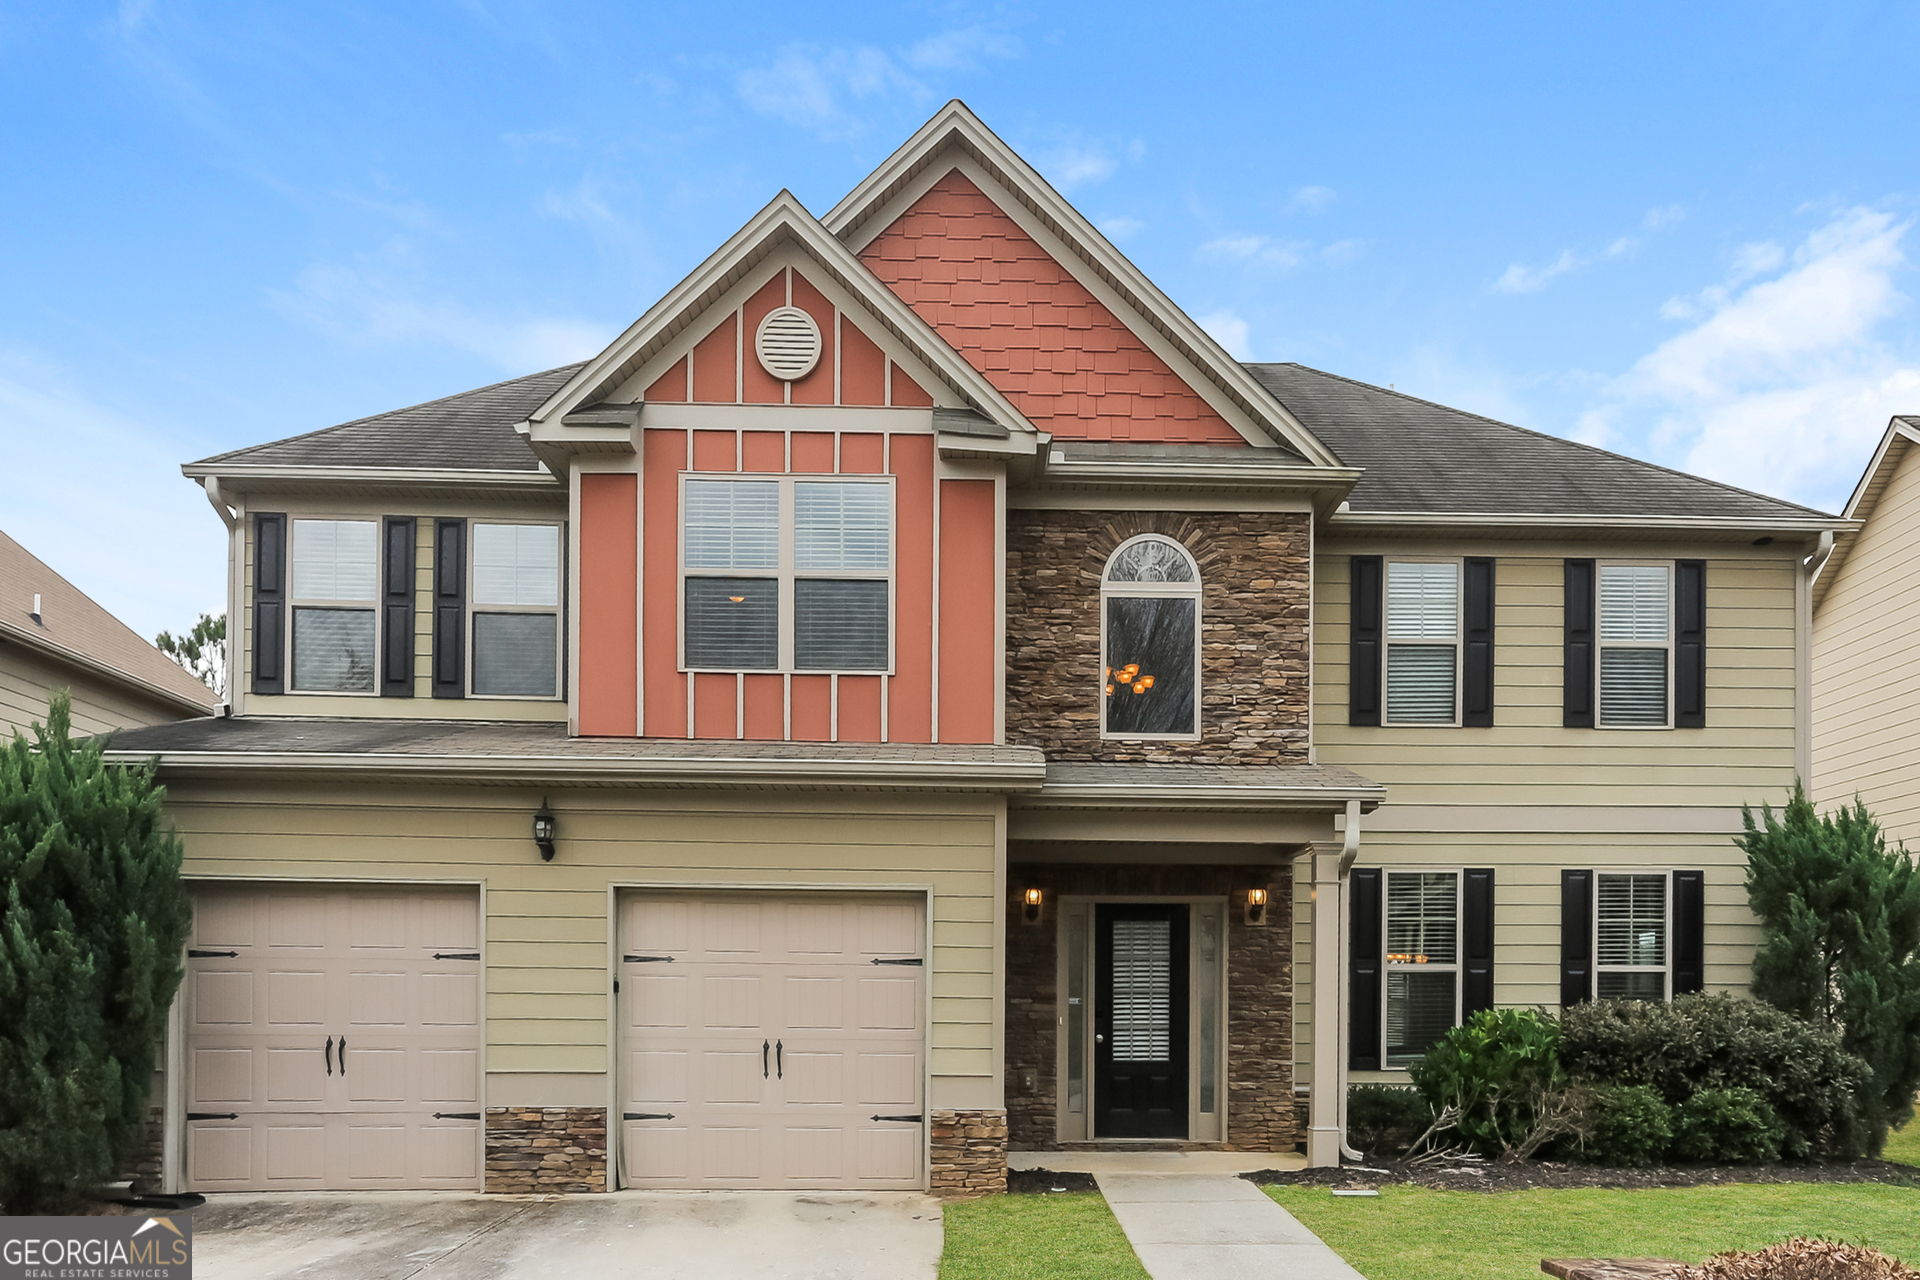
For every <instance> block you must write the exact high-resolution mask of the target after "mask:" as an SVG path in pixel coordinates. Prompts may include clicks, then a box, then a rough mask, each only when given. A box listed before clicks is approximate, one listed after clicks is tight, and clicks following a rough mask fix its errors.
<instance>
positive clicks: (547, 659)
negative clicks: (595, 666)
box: [470, 523, 560, 698]
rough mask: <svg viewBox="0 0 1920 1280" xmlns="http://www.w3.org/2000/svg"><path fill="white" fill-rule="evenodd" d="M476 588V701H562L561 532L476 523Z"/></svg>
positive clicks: (555, 527)
mask: <svg viewBox="0 0 1920 1280" xmlns="http://www.w3.org/2000/svg"><path fill="white" fill-rule="evenodd" d="M472 582H473V592H472V593H473V628H472V635H473V662H472V666H471V668H470V669H471V670H472V673H473V676H472V681H473V694H474V696H475V697H504V698H551V697H554V696H556V695H557V693H558V691H559V687H560V527H559V526H558V525H552V524H480V523H475V524H474V526H473V576H472Z"/></svg>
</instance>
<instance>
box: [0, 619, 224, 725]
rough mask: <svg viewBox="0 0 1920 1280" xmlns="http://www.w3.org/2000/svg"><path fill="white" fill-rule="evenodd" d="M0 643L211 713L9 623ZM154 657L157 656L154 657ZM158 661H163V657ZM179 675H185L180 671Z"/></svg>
mask: <svg viewBox="0 0 1920 1280" xmlns="http://www.w3.org/2000/svg"><path fill="white" fill-rule="evenodd" d="M0 640H12V641H14V642H15V643H17V644H19V645H21V646H22V647H24V648H28V649H32V650H33V651H34V652H36V653H41V654H45V655H46V656H47V657H50V658H54V659H56V660H58V661H60V662H64V663H66V664H67V665H68V666H71V667H78V668H79V669H80V670H82V671H85V672H87V673H88V674H89V675H96V676H101V677H103V678H105V679H108V680H112V681H114V682H115V683H117V684H121V685H126V686H130V687H132V688H134V689H137V690H139V691H140V693H142V694H143V695H145V696H146V697H150V698H157V699H159V700H160V701H162V702H165V703H167V704H168V705H169V706H173V707H177V708H179V709H181V710H183V711H186V712H188V713H189V714H191V715H192V716H194V717H195V718H198V717H201V716H211V715H213V714H214V707H215V704H214V703H211V702H200V701H197V700H195V699H193V698H189V697H188V696H187V695H186V694H184V693H176V692H175V691H174V690H172V689H169V688H167V687H166V686H165V685H162V684H155V683H154V682H153V681H151V680H148V679H145V678H144V677H142V676H136V675H131V674H129V673H127V672H125V671H122V670H121V669H120V668H118V667H114V666H109V665H107V664H106V663H104V662H102V661H100V660H99V659H98V658H93V657H89V656H87V655H86V654H84V653H81V652H80V651H79V650H78V649H69V648H67V647H66V646H65V645H63V644H60V643H58V642H56V641H53V640H49V639H48V638H47V637H45V636H43V635H40V634H38V633H36V632H33V631H29V630H27V629H26V628H25V627H20V626H16V625H15V624H13V623H11V622H6V621H0ZM156 656H158V655H157V654H156ZM160 660H161V661H162V662H165V661H166V659H165V658H164V657H162V658H161V659H160ZM181 674H183V675H184V674H185V671H184V669H183V670H182V673H181ZM188 678H189V679H191V678H192V677H190V676H189V677H188ZM208 696H209V697H211V696H212V691H211V690H209V691H208Z"/></svg>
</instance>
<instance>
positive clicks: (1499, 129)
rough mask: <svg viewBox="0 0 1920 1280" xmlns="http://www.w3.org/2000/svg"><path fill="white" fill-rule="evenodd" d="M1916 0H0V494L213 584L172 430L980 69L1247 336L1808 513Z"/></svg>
mask: <svg viewBox="0 0 1920 1280" xmlns="http://www.w3.org/2000/svg"><path fill="white" fill-rule="evenodd" d="M1915 48H1920V6H1915V5H1913V4H1904V5H1886V4H1851V3H1824V4H1817V5H1814V4H1807V5H1781V4H1765V3H1760V4H1752V3H1750V4H1741V5H1710V4H1700V5H1685V6H1681V5H1672V4H1660V5H1654V4H1637V5H1636V4H1621V5H1609V6H1571V5H1539V4H1526V5H1520V4H1513V5H1494V4H1482V5H1472V6H1468V5H1442V4H1417V5H1416V4H1408V5H1375V4H1363V3H1355V4H1345V5H1327V4H1312V5H1286V4H1265V5H1257V6H1256V5H1248V6H1244V7H1237V6H1209V5H1191V4H1189V5H1163V4H1156V5H1138V6H1132V5H1126V4H1114V3H1110V4H1101V5H1081V4H1051V5H1046V6H1036V7H1032V8H1020V7H1006V6H992V5H975V4H968V3H951V4H920V5H913V4H887V5H868V4H839V5H826V6H801V7H799V8H795V7H794V6H791V5H779V6H772V5H768V6H753V5H738V6H728V5H719V4H712V3H707V4H652V5H634V4H627V5H611V4H609V5H594V4H577V5H537V4H527V3H504V2H503V3H493V2H484V3H483V2H480V0H471V2H469V3H454V2H448V3H439V4H431V3H421V4H409V3H404V2H402V0H386V2H383V3H378V4H351V3H347V4H336V5H331V6H326V7H319V6H297V5H291V4H289V5H265V6H263V5H226V4H213V3H174V2H171V0H128V2H126V3H122V4H120V5H118V6H117V7H116V6H114V5H102V4H82V3H74V4H58V5H55V4H44V3H43V4H37V5H24V4H19V3H15V2H13V0H0V245H4V253H5V255H6V269H5V270H4V271H0V450H3V451H4V453H3V455H0V456H4V457H5V459H6V461H7V464H8V465H7V466H6V470H5V480H4V484H0V529H5V530H6V531H7V532H8V533H10V534H12V535H13V536H14V537H16V538H18V539H19V540H20V541H22V542H24V543H25V544H26V545H27V546H28V547H29V548H30V549H32V550H34V551H35V552H37V553H38V554H39V555H41V556H42V557H43V558H45V559H47V560H48V561H50V562H51V563H52V564H53V565H54V567H55V568H57V569H59V570H61V571H62V572H63V573H65V574H66V575H67V576H69V577H70V578H72V579H73V580H74V581H75V582H76V583H77V584H78V585H80V586H81V588H82V589H84V590H86V591H88V592H89V593H91V594H93V595H94V596H95V597H96V598H97V599H99V600H100V601H101V602H102V603H103V604H105V605H107V606H108V607H109V608H111V609H113V610H114V611H115V612H117V613H119V614H120V615H121V616H122V617H124V618H125V619H126V620H127V621H128V622H130V623H131V624H132V625H133V626H135V627H136V628H137V629H138V630H140V631H142V632H143V633H146V634H149V635H150V634H152V633H153V632H154V631H156V630H158V629H159V628H161V627H179V626H181V625H183V624H186V623H189V622H191V620H192V618H193V617H194V616H195V615H196V614H197V613H198V612H199V611H200V610H202V609H217V608H219V607H221V606H222V600H221V591H222V586H221V583H222V572H223V567H224V540H223V537H222V534H221V529H220V526H219V523H218V521H217V519H216V518H215V516H214V514H213V512H212V510H211V509H210V508H209V507H208V506H207V504H206V502H205V500H204V499H203V498H202V497H201V496H200V494H199V492H198V490H197V489H196V488H195V487H194V486H192V485H191V484H189V483H188V482H187V481H185V480H183V479H181V478H180V476H179V472H178V464H179V463H181V462H183V461H186V460H189V459H192V458H197V457H201V456H204V455H207V454H210V453H214V452H217V451H220V450H223V449H228V448H233V447H237V446H240V445H245V444H251V443H256V442H259V441H263V440H268V439H274V438H277V437H280V436H284V435H291V434H294V433H297V432H301V431H308V430H312V429H314V428H316V427H322V426H327V425H330V424H332V423H335V422H340V421H344V420H347V419H350V418H354V417H357V416H361V415H364V414H368V413H374V412H379V411H381V410H384V409H390V408H395V407H398V406H401V405H404V404H410V403H414V402H417V401H420V400H424V399H430V398H432V397H435V396H439V395H445V394H448V393H450V392H453V391H458V390H462V389H465V388H468V387H472V386H477V385H481V384H484V383H488V382H493V381H497V380H499V379H501V378H505V377H510V376H513V375H516V374H520V373H527V372H532V371H534V370H537V369H541V368H547V367H551V366H552V365H554V364H558V363H562V362H565V361H567V360H571V359H576V358H579V357H581V356H584V355H587V354H590V353H591V352H593V351H595V350H597V349H598V347H599V346H600V345H601V344H602V343H603V342H604V341H605V340H607V339H608V338H610V337H611V336H612V335H613V334H615V333H616V332H618V331H619V330H620V329H621V328H622V327H624V326H625V325H626V324H628V323H629V322H630V321H631V320H633V318H634V317H636V316H638V315H639V314H640V313H641V312H642V311H644V310H645V309H646V308H647V306H648V305H650V304H651V303H652V302H653V301H654V300H655V299H656V298H657V297H659V295H660V294H661V293H663V292H664V291H665V290H667V289H668V288H669V287H671V286H672V285H673V284H674V283H675V282H676V281H677V280H678V279H679V278H680V277H681V276H683V275H684V274H685V273H686V272H687V271H689V270H690V269H691V268H692V267H693V266H694V265H696V264H697V263H698V262H699V261H700V260H701V259H702V258H703V257H705V256H706V255H707V254H708V253H709V252H710V251H711V250H712V249H713V248H715V247H716V246H717V245H718V244H719V243H720V242H721V241H722V240H724V239H725V238H726V237H727V236H728V235H729V234H730V233H731V232H732V231H734V230H735V229H736V228H737V227H738V226H739V225H740V224H741V223H742V222H743V221H745V220H746V218H748V217H749V216H750V215H751V214H752V213H753V212H754V211H755V210H756V209H758V208H759V207H760V206H761V205H763V204H764V203H765V202H766V200H767V199H768V198H769V197H771V196H772V195H773V194H774V193H775V192H776V191H778V190H779V189H780V188H781V187H790V188H791V189H792V190H793V191H794V192H795V193H796V194H798V195H799V197H800V198H801V199H802V200H803V201H805V202H806V203H807V205H808V206H809V207H810V208H812V209H814V210H815V211H816V212H825V210H826V209H827V208H829V207H830V206H831V205H832V204H833V203H834V202H835V201H836V200H837V199H839V197H840V196H841V195H843V194H844V193H845V192H846V191H847V189H848V188H850V187H851V186H852V185H853V184H854V183H856V182H857V181H858V180H859V179H860V178H861V177H862V176H864V175H865V174H866V173H867V172H868V171H869V170H870V169H871V168H872V167H873V166H874V165H875V164H877V163H878V162H879V161H880V160H882V159H883V158H884V157H885V156H886V155H887V154H888V152H890V151H891V150H892V149H893V148H894V147H895V146H897V145H898V144H899V143H900V142H901V141H902V140H903V139H904V138H905V137H906V136H907V135H908V134H909V133H910V132H912V130H913V129H914V128H916V127H917V126H918V125H919V124H920V123H921V122H922V121H923V120H924V119H925V118H926V117H927V116H928V115H930V114H931V113H932V112H933V110H934V109H935V108H936V107H938V105H939V104H940V103H941V102H943V101H945V100H946V99H947V98H949V97H954V96H958V97H962V98H964V99H966V100H967V102H968V103H969V104H970V105H971V106H972V107H973V108H974V109H975V110H976V111H977V112H979V114H980V115H981V116H982V117H983V118H984V119H985V120H986V121H987V123H988V124H989V125H990V126H992V127H993V128H994V129H995V130H997V131H998V132H999V133H1000V134H1001V135H1002V136H1003V137H1004V138H1006V139H1007V140H1008V141H1009V142H1010V143H1011V144H1012V145H1013V146H1015V147H1016V148H1018V149H1019V150H1020V151H1021V152H1022V153H1023V154H1025V155H1026V156H1027V157H1028V158H1029V159H1030V160H1032V161H1033V162H1034V164H1035V165H1036V166H1037V167H1038V168H1039V169H1040V170H1041V171H1042V172H1043V173H1045V174H1046V175H1047V176H1048V177H1049V178H1050V179H1051V180H1052V181H1054V182H1055V183H1056V184H1057V185H1058V186H1059V187H1060V188H1061V189H1062V190H1063V191H1064V192H1066V193H1067V195H1068V196H1069V197H1070V198H1072V199H1073V200H1074V201H1075V202H1076V203H1077V204H1078V205H1079V206H1080V208H1081V209H1082V210H1083V211H1084V212H1085V213H1086V214H1087V215H1088V216H1089V217H1091V218H1092V219H1093V220H1094V221H1095V222H1097V223H1099V224H1100V225H1101V226H1102V227H1103V228H1104V229H1106V230H1107V232H1108V234H1109V235H1111V236H1112V238H1113V239H1114V240H1115V241H1116V242H1117V243H1118V244H1119V245H1120V246H1121V247H1122V248H1123V249H1124V250H1125V251H1126V252H1127V253H1128V254H1129V255H1130V256H1132V257H1133V258H1134V260H1135V261H1136V262H1138V263H1139V264H1140V266H1141V267H1143V268H1144V269H1145V270H1146V271H1147V272H1148V274H1150V275H1151V276H1152V277H1153V278H1154V279H1155V280H1156V281H1158V283H1159V284H1160V285H1161V286H1162V287H1163V288H1164V289H1165V290H1166V291H1167V293H1168V294H1170V295H1171V296H1172V297H1173V299H1174V300H1175V301H1176V302H1178V303H1179V304H1180V305H1182V306H1184V307H1185V308H1186V309H1187V310H1188V311H1189V312H1191V313H1192V314H1193V315H1194V316H1196V317H1198V318H1199V319H1201V321H1202V322H1203V323H1205V324H1206V325H1207V326H1208V327H1209V328H1210V329H1211V330H1212V331H1213V332H1214V333H1215V334H1216V336H1218V337H1220V338H1221V339H1222V341H1224V342H1225V343H1226V345H1227V346H1228V347H1229V349H1231V350H1233V351H1235V352H1236V353H1237V354H1240V355H1242V356H1245V357H1247V358H1252V359H1262V360H1298V361H1301V362H1303V363H1306V364H1310V365H1314V366H1316V367H1319V368H1323V369H1328V370H1332V371H1334V372H1337V373H1342V374H1346V375H1349V376H1352V377H1356V378H1361V379H1364V380H1367V381H1371V382H1377V383H1381V384H1388V383H1390V384H1393V385H1394V386H1396V387H1397V388H1398V389H1400V390H1402V391H1407V392H1410V393H1412V394H1415V395H1420V396H1425V397H1427V398H1430V399H1435V400H1439V401H1443V402H1446V403H1449V404H1454V405H1458V406H1460V407H1462V408H1466V409H1471V410H1475V411H1477V412H1481V413H1485V414H1489V415H1491V416H1494V417H1499V418H1503V419H1506V420H1509V421H1513V422H1518V423H1520V424H1522V425H1526V426H1530V427H1535V428H1537V429H1541V430H1545V431H1551V432H1556V433H1560V434H1564V435H1570V436H1575V437H1577V438H1580V439H1583V440H1588V441H1591V442H1594V443H1599V444H1604V445H1606V446H1608V447H1611V448H1615V449H1619V450H1622V451H1624V452H1627V453H1631V454H1635V455H1637V456H1640V457H1645V458H1650V459H1654V460H1657V461H1660V462H1664V463H1668V464H1670V465H1674V466H1680V467H1685V468H1689V469H1692V470H1696V471H1701V472H1703V473H1705V474H1708V475H1713V476H1716V477H1719V478H1723V479H1726V480H1729V481H1731V482H1734V483H1739V484H1744V485H1747V486H1750V487H1754V488H1759V489H1763V490H1766V491H1768V492H1772V493H1776V494H1780V495H1783V496H1787V497H1792V498H1796V499H1799V500H1801V501H1804V502H1808V503H1811V504H1814V505H1819V506H1825V507H1828V508H1829V509H1832V508H1836V507H1837V506H1838V505H1839V504H1841V503H1842V502H1844V500H1845V497H1846V494H1847V492H1848V490H1849V489H1850V488H1851V486H1852V484H1853V481H1854V480H1855V478H1856V477H1857V475H1858V473H1859V470H1860V468H1861V467H1862V465H1863V464H1864V462H1865V459H1866V455H1867V453H1868V451H1869V449H1870V448H1871V446H1872V444H1873V442H1874V441H1875V440H1877V438H1878V436H1879V434H1880V432H1881V430H1882V429H1883V428H1884V426H1885V424H1886V419H1887V417H1888V416H1889V414H1891V413H1894V412H1920V328H1917V327H1916V322H1915V314H1914V309H1913V306H1912V301H1911V298H1912V295H1913V292H1914V289H1915V281H1914V276H1913V267H1912V264H1911V262H1910V258H1911V257H1912V256H1913V255H1914V254H1915V253H1916V248H1915V246H1916V243H1920V237H1916V236H1915V234H1914V232H1913V224H1914V219H1915V216H1916V214H1915V210H1916V207H1917V204H1920V172H1916V166H1917V165H1920V147H1917V146H1916V145H1915V126H1914V121H1915V120H1916V119H1920V111H1916V106H1917V105H1920V104H1917V103H1916V98H1917V97H1920V78H1917V77H1915V76H1914V75H1913V74H1912V65H1911V61H1912V52H1913V50H1914V49H1915Z"/></svg>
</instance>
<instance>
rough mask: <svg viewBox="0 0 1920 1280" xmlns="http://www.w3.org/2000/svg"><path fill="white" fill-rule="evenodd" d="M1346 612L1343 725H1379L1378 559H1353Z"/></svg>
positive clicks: (1377, 557) (1358, 557)
mask: <svg viewBox="0 0 1920 1280" xmlns="http://www.w3.org/2000/svg"><path fill="white" fill-rule="evenodd" d="M1350 573H1351V583H1350V585H1351V587H1352V591H1353V599H1352V600H1351V601H1350V602H1349V605H1348V609H1347V618H1348V623H1347V723H1348V724H1369V725H1377V724H1379V723H1380V623H1381V617H1380V613H1381V599H1380V575H1381V563H1380V557H1379V556H1354V557H1353V560H1352V562H1351V567H1350Z"/></svg>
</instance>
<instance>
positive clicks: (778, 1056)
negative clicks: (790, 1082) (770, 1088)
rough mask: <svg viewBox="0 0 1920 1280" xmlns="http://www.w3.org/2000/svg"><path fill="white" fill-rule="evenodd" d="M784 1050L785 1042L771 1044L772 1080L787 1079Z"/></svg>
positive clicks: (779, 1041)
mask: <svg viewBox="0 0 1920 1280" xmlns="http://www.w3.org/2000/svg"><path fill="white" fill-rule="evenodd" d="M786 1050H787V1044H786V1041H784V1040H775V1041H774V1042H773V1078H774V1079H776V1080H785V1079H786V1078H787V1062H786Z"/></svg>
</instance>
